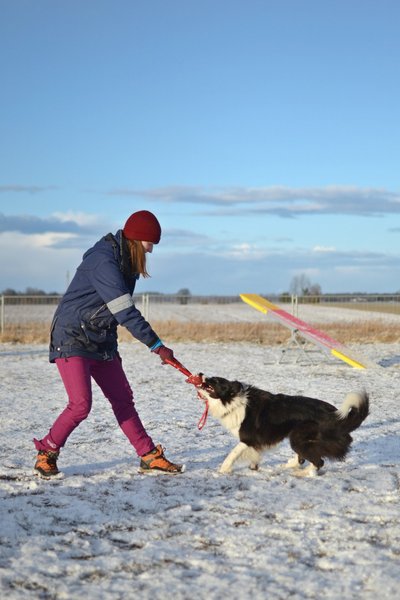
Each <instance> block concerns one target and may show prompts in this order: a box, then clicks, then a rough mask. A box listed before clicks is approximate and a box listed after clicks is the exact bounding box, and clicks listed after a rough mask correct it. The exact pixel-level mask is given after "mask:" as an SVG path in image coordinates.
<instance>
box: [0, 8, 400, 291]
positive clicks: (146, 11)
mask: <svg viewBox="0 0 400 600" xmlns="http://www.w3.org/2000/svg"><path fill="white" fill-rule="evenodd" d="M1 15H2V16H1V21H0V66H1V67H0V68H1V94H0V131H1V135H0V256H1V260H0V291H1V290H3V289H5V288H8V287H11V288H14V289H17V290H21V291H22V290H24V289H25V288H26V287H28V286H30V287H37V288H41V289H44V290H46V291H53V290H54V291H59V292H62V291H64V289H65V285H66V281H67V280H68V277H71V275H72V274H73V273H74V271H75V268H76V267H77V265H78V264H79V262H80V259H81V256H82V254H83V252H84V251H85V250H86V249H87V248H88V247H89V246H91V245H92V244H93V243H94V242H95V241H97V239H99V238H100V237H101V236H102V235H104V234H105V233H108V232H109V231H113V232H114V231H116V230H117V229H119V228H121V227H122V226H123V224H124V222H125V220H126V218H127V217H128V216H129V215H130V214H131V213H132V212H134V211H136V210H140V209H148V210H151V211H153V212H154V213H155V214H156V215H157V216H158V218H159V220H160V222H161V226H162V229H163V236H162V240H161V243H160V244H159V246H157V247H156V249H155V251H154V253H153V255H152V256H151V257H150V261H149V270H150V273H151V275H152V277H151V279H150V280H146V281H142V282H141V283H139V285H138V288H137V291H157V292H164V293H176V292H177V291H178V290H180V289H182V288H188V289H189V290H190V291H191V292H192V293H194V294H203V293H204V294H221V295H232V294H238V293H243V292H254V293H263V294H268V293H279V292H283V291H287V290H289V288H290V285H291V282H292V281H293V278H294V277H296V276H298V275H306V276H307V277H308V279H309V280H310V282H311V283H315V284H319V285H320V286H321V288H322V291H323V292H356V291H363V292H396V291H399V290H400V277H399V276H400V260H399V259H400V244H399V241H400V218H399V217H400V186H399V178H400V168H399V162H400V161H399V149H400V148H399V147H400V125H399V123H400V118H399V117H400V114H399V113H400V108H399V107H400V86H399V74H400V68H399V64H400V37H399V35H398V24H399V22H400V3H399V2H398V1H397V0H376V1H371V0H274V1H272V0H218V1H216V0H201V1H195V0H146V2H143V1H140V2H139V1H137V0H85V1H84V2H82V1H81V0H79V1H78V0H58V1H57V2H54V0H35V2H32V0H15V1H13V2H11V1H6V0H2V1H1Z"/></svg>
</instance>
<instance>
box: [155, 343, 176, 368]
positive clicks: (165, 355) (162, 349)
mask: <svg viewBox="0 0 400 600" xmlns="http://www.w3.org/2000/svg"><path fill="white" fill-rule="evenodd" d="M153 352H155V354H158V356H159V357H160V358H161V362H162V363H163V364H165V361H166V360H175V356H174V353H173V352H172V350H171V348H167V346H159V347H158V348H156V349H155V350H153Z"/></svg>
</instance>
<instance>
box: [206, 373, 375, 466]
mask: <svg viewBox="0 0 400 600" xmlns="http://www.w3.org/2000/svg"><path fill="white" fill-rule="evenodd" d="M198 393H199V396H200V398H201V399H202V400H204V401H205V402H206V403H207V404H208V407H209V412H210V414H211V415H212V416H214V417H216V418H217V419H219V420H220V421H221V423H222V425H224V426H225V427H226V428H227V429H228V430H229V431H230V432H231V433H232V434H233V435H235V436H236V437H238V438H239V440H240V442H239V443H238V444H237V446H235V447H234V448H233V450H232V451H231V452H230V453H229V454H228V456H227V457H226V458H225V460H224V462H223V463H222V465H221V467H220V472H221V473H229V472H230V471H231V470H232V467H233V465H234V463H235V462H236V461H237V460H238V459H245V460H248V461H249V462H250V468H251V469H257V468H258V464H259V461H260V458H261V454H262V452H263V451H265V450H267V449H268V448H270V447H271V446H275V445H276V444H279V443H280V442H281V441H282V440H284V439H285V438H288V439H289V443H290V445H291V447H292V449H293V450H294V452H295V453H296V456H295V457H294V458H292V459H290V460H289V461H288V463H287V464H286V465H285V466H286V467H288V468H300V466H301V465H303V464H304V462H305V461H309V463H310V464H309V465H308V466H307V467H306V468H304V469H301V471H299V472H298V474H299V475H303V476H314V475H316V474H317V473H318V471H319V469H321V467H322V466H323V464H324V460H323V459H324V458H328V459H331V460H344V458H345V456H346V454H347V452H348V451H349V448H350V444H351V442H352V441H353V440H352V437H351V436H350V432H351V431H353V430H354V429H357V427H359V426H360V425H361V423H362V422H363V421H364V419H366V417H367V416H368V413H369V400H368V394H367V393H366V392H365V391H363V392H361V393H351V394H348V395H347V397H346V399H345V401H344V403H343V405H342V406H341V407H340V409H337V408H336V407H335V406H332V404H329V403H328V402H323V401H322V400H317V399H314V398H307V397H306V396H288V395H286V394H272V393H270V392H266V391H264V390H260V389H258V388H256V387H254V386H252V385H245V384H243V383H240V382H239V381H228V380H227V379H223V378H222V377H204V376H203V384H202V386H201V388H198Z"/></svg>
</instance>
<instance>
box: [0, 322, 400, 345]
mask: <svg viewBox="0 0 400 600" xmlns="http://www.w3.org/2000/svg"><path fill="white" fill-rule="evenodd" d="M49 326H50V324H48V325H46V324H43V323H25V324H24V325H10V326H8V327H7V328H6V329H5V331H4V333H3V334H2V335H0V342H12V343H23V344H43V343H44V344H45V343H47V342H48V340H49V338H48V333H49ZM152 326H153V328H154V330H155V331H157V333H158V335H159V336H160V337H161V338H162V339H163V340H164V341H165V342H166V343H168V344H172V343H174V342H252V343H255V344H261V345H265V346H276V345H279V344H283V343H285V342H286V341H287V340H288V339H289V336H290V332H289V331H288V330H287V329H285V328H284V327H282V326H281V325H278V324H275V323H269V322H266V323H251V322H246V323H237V322H235V323H182V322H179V321H159V322H157V321H154V322H152ZM315 327H317V328H319V329H321V330H322V331H323V332H324V333H326V334H327V335H329V336H330V337H332V338H334V339H336V340H338V341H340V342H342V343H343V344H373V343H377V342H381V343H388V344H390V343H396V342H400V325H394V324H393V323H387V324H386V323H384V322H381V321H366V322H365V323H362V324H361V323H359V322H357V323H348V322H344V321H343V322H337V323H326V324H324V325H321V324H318V325H315ZM119 339H120V340H121V341H130V340H131V339H132V337H131V335H130V333H129V332H128V331H127V330H126V329H124V328H122V327H121V328H119Z"/></svg>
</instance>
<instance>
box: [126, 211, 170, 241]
mask: <svg viewBox="0 0 400 600" xmlns="http://www.w3.org/2000/svg"><path fill="white" fill-rule="evenodd" d="M122 231H123V234H124V236H125V237H126V239H128V240H138V241H140V242H152V243H153V244H158V242H159V241H160V238H161V226H160V223H159V222H158V220H157V217H155V216H154V215H153V213H151V212H149V211H148V210H138V211H137V212H134V213H133V214H132V215H131V216H130V217H129V219H128V220H127V222H126V223H125V225H124V228H123V230H122Z"/></svg>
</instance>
